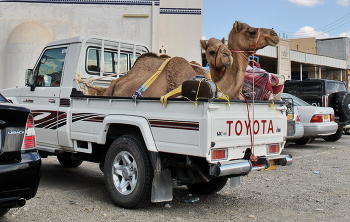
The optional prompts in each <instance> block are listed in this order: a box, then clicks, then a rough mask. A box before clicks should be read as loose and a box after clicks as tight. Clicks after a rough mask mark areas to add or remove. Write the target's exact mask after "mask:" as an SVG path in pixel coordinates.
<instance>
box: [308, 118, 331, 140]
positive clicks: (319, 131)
mask: <svg viewBox="0 0 350 222" xmlns="http://www.w3.org/2000/svg"><path fill="white" fill-rule="evenodd" d="M337 129H338V124H337V123H336V122H332V123H329V122H328V123H315V124H304V136H303V137H318V136H319V137H321V136H328V135H332V134H334V133H335V132H336V131H337Z"/></svg>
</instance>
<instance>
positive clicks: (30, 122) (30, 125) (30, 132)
mask: <svg viewBox="0 0 350 222" xmlns="http://www.w3.org/2000/svg"><path fill="white" fill-rule="evenodd" d="M35 147H36V138H35V130H34V119H33V116H32V115H29V116H28V119H27V124H26V129H25V132H24V139H23V144H22V150H26V149H34V148H35Z"/></svg>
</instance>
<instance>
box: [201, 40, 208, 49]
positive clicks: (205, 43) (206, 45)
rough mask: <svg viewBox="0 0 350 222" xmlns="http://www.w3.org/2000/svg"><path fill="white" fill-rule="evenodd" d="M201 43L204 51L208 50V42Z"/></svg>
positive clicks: (202, 41)
mask: <svg viewBox="0 0 350 222" xmlns="http://www.w3.org/2000/svg"><path fill="white" fill-rule="evenodd" d="M200 42H201V47H202V49H204V50H207V48H208V44H207V41H206V40H200Z"/></svg>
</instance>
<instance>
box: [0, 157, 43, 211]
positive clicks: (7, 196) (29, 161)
mask: <svg viewBox="0 0 350 222" xmlns="http://www.w3.org/2000/svg"><path fill="white" fill-rule="evenodd" d="M21 157H22V160H21V162H15V163H14V162H13V163H6V164H2V163H0V181H1V182H0V207H7V208H11V207H18V206H20V205H21V204H19V202H21V203H23V202H24V203H25V200H29V199H31V198H32V197H34V196H35V194H36V192H37V190H38V186H39V181H40V175H41V158H40V155H39V154H38V153H37V152H36V151H32V152H25V153H22V154H21ZM23 200H24V201H23Z"/></svg>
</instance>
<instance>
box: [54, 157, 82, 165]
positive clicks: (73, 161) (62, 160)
mask: <svg viewBox="0 0 350 222" xmlns="http://www.w3.org/2000/svg"><path fill="white" fill-rule="evenodd" d="M57 160H58V162H60V164H61V166H63V167H67V168H74V167H78V166H80V164H82V163H83V160H82V159H70V158H67V157H64V156H57Z"/></svg>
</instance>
